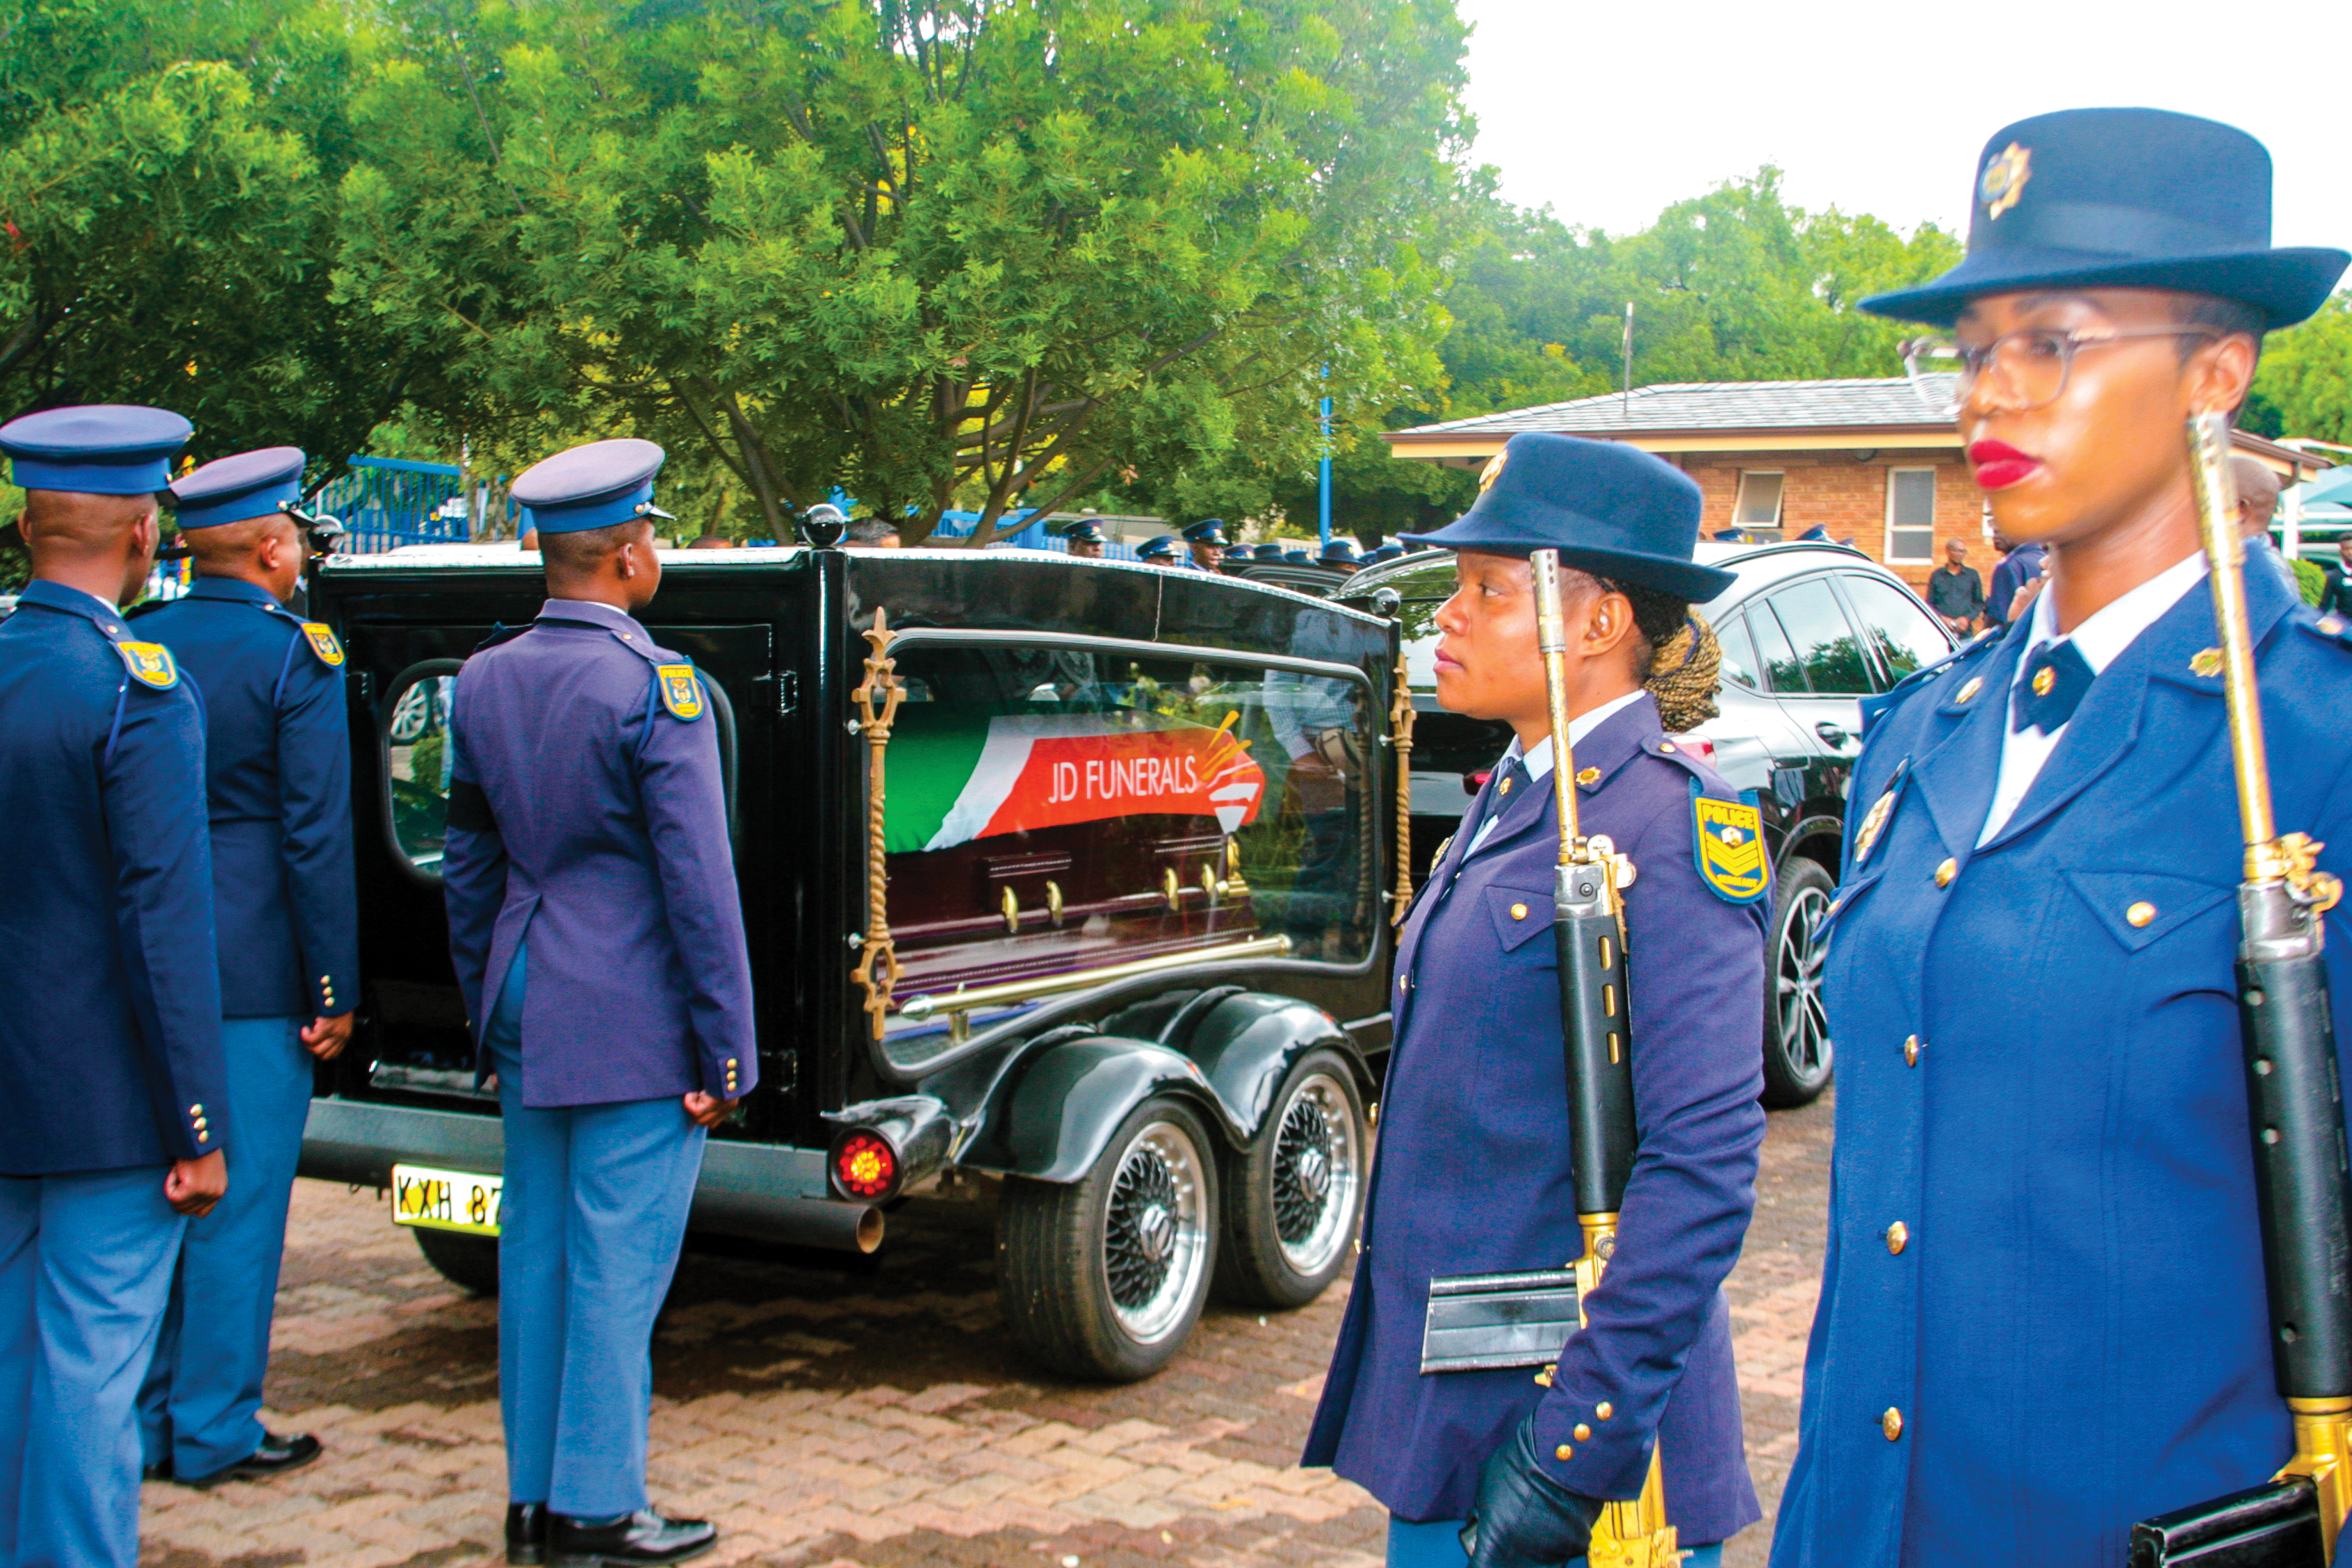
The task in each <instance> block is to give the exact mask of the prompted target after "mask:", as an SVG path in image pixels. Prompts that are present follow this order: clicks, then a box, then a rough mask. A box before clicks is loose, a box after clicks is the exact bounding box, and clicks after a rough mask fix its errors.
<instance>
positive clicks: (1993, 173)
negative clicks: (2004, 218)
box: [1977, 142, 2033, 218]
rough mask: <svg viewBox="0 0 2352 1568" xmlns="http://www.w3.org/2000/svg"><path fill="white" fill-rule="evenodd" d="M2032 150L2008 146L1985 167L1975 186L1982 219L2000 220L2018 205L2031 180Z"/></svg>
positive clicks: (2016, 145) (2014, 145)
mask: <svg viewBox="0 0 2352 1568" xmlns="http://www.w3.org/2000/svg"><path fill="white" fill-rule="evenodd" d="M2032 162H2033V150H2032V148H2030V147H2021V146H2019V145H2018V144H2017V143H2016V142H2011V143H2010V144H2009V145H2008V146H2007V147H2004V148H2002V149H2001V150H2000V152H1999V153H1994V154H1993V156H1992V157H1991V158H1990V160H1989V161H1988V162H1987V163H1985V169H1984V177H1983V178H1982V179H1980V180H1979V181H1978V182H1977V195H1978V197H1979V200H1981V201H1982V202H1983V203H1984V205H1985V216H1987V217H1989V218H1996V217H1999V216H2000V215H2001V214H2003V213H2005V212H2007V211H2008V210H2009V209H2010V208H2011V207H2013V206H2015V205H2017V198H2018V197H2020V196H2021V195H2024V194H2025V182H2026V181H2027V180H2028V179H2030V178H2032V174H2033V169H2032Z"/></svg>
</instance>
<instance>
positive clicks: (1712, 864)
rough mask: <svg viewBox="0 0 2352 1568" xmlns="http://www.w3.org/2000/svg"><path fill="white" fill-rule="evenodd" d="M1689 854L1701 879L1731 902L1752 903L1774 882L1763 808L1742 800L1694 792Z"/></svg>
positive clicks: (1720, 897) (1717, 894)
mask: <svg viewBox="0 0 2352 1568" xmlns="http://www.w3.org/2000/svg"><path fill="white" fill-rule="evenodd" d="M1691 817H1692V822H1691V854H1692V858H1694V859H1696V861H1697V863H1698V874H1699V879H1700V880H1702V881H1704V882H1705V883H1706V885H1707V887H1708V888H1710V889H1713V890H1714V893H1715V896H1716V897H1717V898H1718V899H1721V900H1724V901H1725V902H1726V903H1731V904H1752V903H1754V902H1756V901H1757V900H1759V899H1761V898H1762V897H1763V896H1764V894H1765V893H1766V891H1767V890H1768V889H1769V888H1770V887H1771V885H1772V866H1771V862H1770V861H1769V860H1768V859H1767V858H1765V855H1764V814H1763V813H1762V812H1761V811H1759V810H1758V809H1757V808H1756V807H1755V806H1752V805H1748V804H1747V803H1745V802H1743V801H1737V800H1717V799H1714V798H1713V797H1711V796H1709V795H1702V794H1699V793H1698V792H1697V791H1696V790H1694V791H1693V792H1692V795H1691Z"/></svg>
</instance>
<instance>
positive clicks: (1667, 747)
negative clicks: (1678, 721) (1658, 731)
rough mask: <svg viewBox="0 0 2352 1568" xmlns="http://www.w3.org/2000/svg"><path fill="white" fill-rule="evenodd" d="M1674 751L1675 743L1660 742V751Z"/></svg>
mask: <svg viewBox="0 0 2352 1568" xmlns="http://www.w3.org/2000/svg"><path fill="white" fill-rule="evenodd" d="M1674 749H1675V743H1674V742H1672V741H1661V742H1658V750H1660V751H1662V752H1671V751H1673V750H1674Z"/></svg>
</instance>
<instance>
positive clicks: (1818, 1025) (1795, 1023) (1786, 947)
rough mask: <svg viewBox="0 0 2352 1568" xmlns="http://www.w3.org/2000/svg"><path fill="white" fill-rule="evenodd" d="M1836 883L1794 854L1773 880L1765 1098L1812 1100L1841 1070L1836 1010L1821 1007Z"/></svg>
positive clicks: (1788, 1102) (1778, 1102) (1785, 1105)
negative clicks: (1826, 932)
mask: <svg viewBox="0 0 2352 1568" xmlns="http://www.w3.org/2000/svg"><path fill="white" fill-rule="evenodd" d="M1836 892H1837V884H1836V883H1835V882H1833V881H1832V880H1831V879H1830V874H1829V873H1828V872H1827V871H1824V870H1822V868H1821V867H1820V866H1819V865H1818V864H1817V863H1815V862H1814V861H1811V860H1808V859H1806V858H1803V857H1802V856H1800V855H1791V856H1790V857H1789V858H1788V859H1787V860H1786V861H1785V862H1783V863H1782V865H1781V867H1780V877H1779V879H1777V880H1776V881H1775V882H1774V883H1773V884H1772V929H1771V941H1770V942H1769V943H1768V944H1767V945H1766V947H1765V950H1764V959H1765V968H1764V1096H1763V1099H1764V1103H1765V1104H1766V1105H1768V1106H1770V1107H1772V1108H1773V1109H1774V1110H1786V1109H1789V1108H1790V1107H1792V1106H1799V1105H1810V1104H1811V1103H1812V1102H1813V1101H1814V1100H1818V1099H1820V1098H1821V1093H1822V1090H1823V1089H1827V1088H1828V1087H1829V1085H1830V1077H1831V1075H1832V1072H1834V1071H1835V1068H1836V1053H1835V1051H1834V1049H1833V1048H1832V1045H1831V1041H1830V1025H1829V1014H1828V1013H1827V1011H1826V1010H1825V1009H1824V1008H1823V1006H1822V955H1823V952H1824V951H1825V950H1824V948H1823V946H1822V940H1821V929H1822V921H1823V920H1824V919H1825V918H1826V917H1827V916H1828V914H1829V912H1830V900H1832V898H1834V897H1835V896H1836Z"/></svg>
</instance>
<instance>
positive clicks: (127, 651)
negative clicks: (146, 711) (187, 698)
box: [114, 642, 180, 691]
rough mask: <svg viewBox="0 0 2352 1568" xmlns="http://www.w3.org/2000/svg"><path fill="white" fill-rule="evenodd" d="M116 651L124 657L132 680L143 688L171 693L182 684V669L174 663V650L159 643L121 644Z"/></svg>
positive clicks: (123, 661)
mask: <svg viewBox="0 0 2352 1568" xmlns="http://www.w3.org/2000/svg"><path fill="white" fill-rule="evenodd" d="M114 651H115V652H117V653H119V654H121V656H122V663H123V667H124V668H127V669H129V670H130V671H131V679H133V680H135V681H137V682H139V683H140V684H141V685H142V686H152V687H153V688H154V689H156V690H158V691H169V690H171V689H172V688H173V687H174V686H177V685H179V684H180V667H179V666H178V665H176V664H173V662H172V650H171V649H170V648H167V647H164V646H163V644H162V643H159V642H119V643H116V644H115V645H114Z"/></svg>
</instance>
